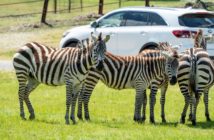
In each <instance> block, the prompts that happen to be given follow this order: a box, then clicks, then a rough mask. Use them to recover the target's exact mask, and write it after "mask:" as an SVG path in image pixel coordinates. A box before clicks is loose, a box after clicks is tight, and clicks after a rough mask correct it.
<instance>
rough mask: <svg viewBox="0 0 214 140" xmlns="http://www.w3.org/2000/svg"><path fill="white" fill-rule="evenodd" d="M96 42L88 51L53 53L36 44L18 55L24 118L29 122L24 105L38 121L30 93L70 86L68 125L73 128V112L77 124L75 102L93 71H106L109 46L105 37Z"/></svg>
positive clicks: (54, 50) (16, 68) (17, 64)
mask: <svg viewBox="0 0 214 140" xmlns="http://www.w3.org/2000/svg"><path fill="white" fill-rule="evenodd" d="M92 38H93V40H94V41H93V43H91V44H89V45H88V46H87V47H86V48H83V49H79V48H65V49H58V50H56V49H52V48H49V47H46V46H44V45H41V44H38V43H36V42H32V43H28V44H26V45H25V46H24V47H22V48H20V49H19V51H18V52H17V53H16V54H15V55H14V58H13V65H14V68H15V72H16V75H17V79H18V82H19V92H18V94H19V102H20V116H21V117H22V118H23V119H25V114H24V107H23V101H25V103H26V105H27V107H28V110H29V112H30V119H34V118H35V115H34V109H33V107H32V105H31V102H30V100H29V94H30V92H31V91H32V90H33V89H35V88H36V87H37V86H38V85H39V84H40V83H44V84H47V85H53V86H58V85H63V84H66V115H65V120H66V124H69V108H70V106H71V98H72V111H71V119H72V121H73V123H75V117H74V111H75V102H76V97H77V93H78V91H79V89H81V87H82V83H83V82H84V79H85V77H86V76H87V74H88V71H89V69H90V68H92V67H95V68H97V69H99V70H101V69H102V66H103V65H102V63H103V60H104V58H105V52H106V46H105V42H106V41H107V40H108V39H109V38H106V39H104V40H102V38H101V35H100V36H99V37H98V39H97V38H95V37H92Z"/></svg>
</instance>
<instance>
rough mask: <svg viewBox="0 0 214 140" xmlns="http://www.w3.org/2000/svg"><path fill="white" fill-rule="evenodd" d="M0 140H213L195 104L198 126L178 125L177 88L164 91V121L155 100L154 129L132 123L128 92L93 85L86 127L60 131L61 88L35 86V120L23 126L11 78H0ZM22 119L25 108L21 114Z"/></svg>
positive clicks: (213, 109) (213, 131) (213, 126)
mask: <svg viewBox="0 0 214 140" xmlns="http://www.w3.org/2000/svg"><path fill="white" fill-rule="evenodd" d="M0 77H1V79H0V95H1V96H0V138H1V139H20V140H23V139H29V138H30V139H74V140H75V139H81V140H90V139H91V140H92V139H93V140H95V139H102V140H103V139H109V140H113V139H133V140H136V139H153V140H154V139H163V140H165V139H173V140H174V139H179V140H182V139H184V140H185V139H189V140H198V139H201V140H204V139H206V140H208V139H210V140H211V139H213V138H214V122H213V121H212V122H206V121H205V116H204V105H203V100H202V99H201V101H200V104H199V107H198V111H197V122H198V125H197V126H195V127H193V126H192V125H191V123H190V122H186V124H180V123H179V119H180V114H181V111H182V108H183V104H184V102H183V97H182V95H181V94H180V92H179V90H178V87H177V86H175V87H170V88H169V90H168V92H167V96H166V119H167V121H168V123H166V124H162V123H161V118H160V105H159V97H160V96H159V95H160V94H158V95H157V102H156V106H155V118H156V122H157V124H155V125H153V124H150V123H149V119H148V118H149V111H148V109H149V108H148V105H147V120H146V122H145V123H143V124H138V123H135V122H134V121H133V112H134V96H135V92H134V90H130V89H129V90H122V91H118V90H113V89H109V88H107V87H106V86H105V85H104V84H102V83H99V84H98V85H97V86H96V88H95V91H94V92H93V95H92V98H91V102H90V113H91V121H90V122H87V121H79V120H78V119H77V121H78V123H77V124H76V125H65V121H64V115H65V114H64V113H65V86H61V87H50V86H45V85H40V86H39V87H38V88H37V89H36V90H35V91H33V92H32V94H31V96H30V99H31V101H32V103H33V106H34V109H35V114H36V119H35V120H33V121H30V120H26V121H23V120H21V118H20V117H19V103H18V95H17V90H18V89H17V82H16V78H15V75H14V73H13V72H0ZM212 93H213V89H212V90H211V92H210V99H209V103H210V104H209V105H210V106H209V108H210V115H211V119H214V103H213V99H214V94H212ZM25 112H26V116H28V115H29V114H28V112H27V108H25Z"/></svg>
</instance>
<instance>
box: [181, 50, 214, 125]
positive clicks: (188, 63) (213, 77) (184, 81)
mask: <svg viewBox="0 0 214 140" xmlns="http://www.w3.org/2000/svg"><path fill="white" fill-rule="evenodd" d="M178 84H179V87H180V90H181V92H182V94H183V96H184V99H185V105H184V108H183V112H182V114H181V120H180V121H181V123H185V117H186V112H187V109H188V106H189V104H190V105H191V104H192V105H193V110H192V109H191V110H190V117H191V121H192V124H193V125H196V109H197V105H198V103H199V99H200V96H201V94H202V93H204V103H205V116H206V118H207V121H210V117H209V110H208V93H209V88H210V87H211V86H212V85H213V84H214V64H213V62H212V60H211V59H210V57H209V55H208V53H207V52H206V51H205V50H204V49H202V48H191V49H189V50H187V51H186V52H185V54H184V55H183V56H182V57H181V58H180V61H179V69H178Z"/></svg>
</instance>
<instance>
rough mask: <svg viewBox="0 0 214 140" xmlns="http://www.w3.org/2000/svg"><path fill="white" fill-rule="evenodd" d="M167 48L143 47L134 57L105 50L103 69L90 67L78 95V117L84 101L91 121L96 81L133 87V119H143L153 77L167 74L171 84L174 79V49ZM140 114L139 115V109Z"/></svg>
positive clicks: (86, 112) (175, 54)
mask: <svg viewBox="0 0 214 140" xmlns="http://www.w3.org/2000/svg"><path fill="white" fill-rule="evenodd" d="M166 48H167V51H160V50H146V51H143V52H142V53H141V54H140V55H137V56H126V57H121V56H115V55H113V54H110V53H106V58H105V60H104V69H103V71H102V72H99V71H96V70H95V69H91V70H90V71H89V74H88V77H87V78H86V81H85V83H84V88H83V91H82V92H81V94H80V96H79V103H78V118H79V119H82V103H84V112H85V119H86V120H90V116H89V111H88V103H89V99H90V96H91V94H92V91H93V89H94V87H95V86H96V84H97V83H98V81H99V80H101V81H102V82H103V83H105V84H106V85H107V86H108V87H110V88H114V89H119V90H120V89H127V88H135V89H136V97H135V113H134V120H135V121H138V122H140V121H144V120H145V106H146V104H147V99H146V94H145V93H144V90H145V89H146V88H147V87H148V86H149V85H150V82H151V80H152V79H155V78H159V77H162V76H163V75H164V74H167V75H169V77H168V78H169V81H170V83H171V84H175V83H176V82H177V77H176V76H177V67H178V60H177V51H176V50H173V49H171V48H170V47H169V46H167V47H166ZM142 104H143V108H144V109H143V110H144V112H143V114H142V118H141V113H140V112H141V108H142Z"/></svg>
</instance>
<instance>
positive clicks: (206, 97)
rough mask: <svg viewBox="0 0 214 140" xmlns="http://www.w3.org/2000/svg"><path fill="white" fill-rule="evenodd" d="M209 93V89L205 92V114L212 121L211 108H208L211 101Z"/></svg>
mask: <svg viewBox="0 0 214 140" xmlns="http://www.w3.org/2000/svg"><path fill="white" fill-rule="evenodd" d="M208 93H209V90H208V91H205V92H204V106H205V116H206V119H207V121H211V119H210V115H209V109H208V102H209V100H208Z"/></svg>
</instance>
